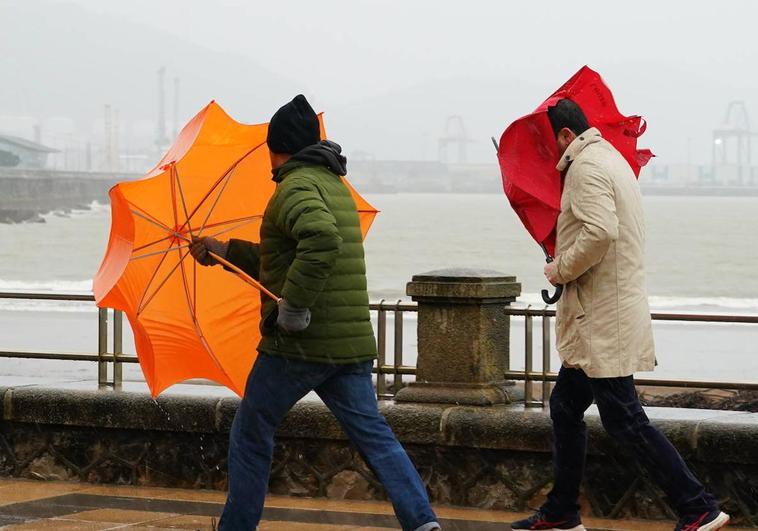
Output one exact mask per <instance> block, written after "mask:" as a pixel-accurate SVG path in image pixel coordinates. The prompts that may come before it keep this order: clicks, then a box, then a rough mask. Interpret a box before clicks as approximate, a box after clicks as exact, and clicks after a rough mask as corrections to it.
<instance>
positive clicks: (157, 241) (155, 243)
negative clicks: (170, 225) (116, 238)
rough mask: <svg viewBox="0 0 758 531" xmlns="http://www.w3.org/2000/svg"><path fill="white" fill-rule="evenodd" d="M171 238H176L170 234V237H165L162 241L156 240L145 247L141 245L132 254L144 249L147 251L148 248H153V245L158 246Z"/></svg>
mask: <svg viewBox="0 0 758 531" xmlns="http://www.w3.org/2000/svg"><path fill="white" fill-rule="evenodd" d="M171 238H175V236H174V235H173V234H169V235H168V236H164V237H163V238H161V239H160V240H155V241H153V242H150V243H146V244H144V245H140V246H139V247H135V248H134V249H132V252H133V253H134V252H137V251H141V250H143V249H147V248H148V247H152V246H153V245H157V244H159V243H162V242H165V241H166V240H170V239H171Z"/></svg>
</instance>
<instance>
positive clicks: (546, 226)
mask: <svg viewBox="0 0 758 531" xmlns="http://www.w3.org/2000/svg"><path fill="white" fill-rule="evenodd" d="M564 98H567V99H570V100H572V101H573V102H575V103H576V104H577V105H579V106H580V107H581V108H582V110H583V111H584V114H585V115H586V116H587V121H588V122H589V125H590V127H597V128H598V129H599V130H600V132H601V133H602V135H603V137H604V138H605V139H606V140H607V141H609V142H610V143H611V144H613V146H614V147H615V148H616V149H617V150H619V152H620V153H621V154H622V155H623V156H624V158H625V159H626V160H627V162H628V163H629V165H630V166H631V167H632V170H633V171H634V174H635V175H637V176H638V177H639V173H640V169H641V168H642V166H644V165H645V164H647V162H648V161H649V160H650V159H651V158H652V157H653V156H654V155H653V153H652V152H651V151H650V150H649V149H637V138H639V136H640V135H642V133H644V132H645V129H646V128H647V124H646V122H645V121H644V120H643V119H642V118H641V117H640V116H625V115H623V114H621V113H620V112H619V110H618V107H616V102H615V101H614V99H613V94H612V93H611V91H610V89H609V88H608V87H607V86H606V84H605V83H604V82H603V79H602V78H601V77H600V74H598V73H597V72H595V71H594V70H592V69H590V68H589V67H587V66H583V67H582V68H581V69H580V70H579V71H578V72H577V73H576V74H574V75H573V76H572V77H571V79H569V80H568V81H567V82H566V83H564V84H563V85H562V86H561V87H560V88H559V89H558V90H556V91H555V92H554V93H553V94H552V95H551V96H550V97H549V98H547V99H546V100H545V101H543V102H542V104H541V105H540V106H539V107H537V108H536V109H535V110H534V112H532V113H531V114H527V115H526V116H523V117H521V118H519V119H518V120H516V121H515V122H513V123H512V124H511V125H509V126H508V128H507V129H506V130H505V132H504V133H503V136H502V137H501V138H500V144H499V148H498V153H497V158H498V162H499V163H500V171H501V173H502V176H503V188H504V189H505V195H506V196H507V197H508V200H509V201H510V203H511V206H513V209H514V210H515V211H516V214H517V215H518V217H519V218H520V219H521V221H522V223H523V224H524V226H525V227H526V230H527V231H529V234H531V235H532V237H533V238H534V239H535V240H536V241H537V243H539V244H540V245H541V246H542V248H543V250H544V251H545V255H546V257H547V260H548V262H551V261H552V256H554V254H555V226H556V223H557V222H558V214H559V212H560V206H561V192H562V189H561V176H560V173H559V172H558V170H557V169H556V167H555V166H556V164H557V161H558V152H557V148H556V145H555V135H554V134H553V129H552V127H551V126H550V121H549V120H548V117H547V110H548V108H550V107H553V106H555V104H556V103H558V101H559V100H561V99H564ZM542 297H543V299H544V300H545V302H546V303H548V304H552V303H554V302H556V301H557V300H558V298H559V297H560V288H559V291H558V292H556V295H555V296H554V297H549V296H548V293H547V291H545V290H543V292H542Z"/></svg>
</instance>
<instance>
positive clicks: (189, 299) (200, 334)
mask: <svg viewBox="0 0 758 531" xmlns="http://www.w3.org/2000/svg"><path fill="white" fill-rule="evenodd" d="M188 255H189V253H187V254H184V255H183V257H182V260H180V261H179V265H181V272H182V286H183V287H184V296H185V297H186V298H187V309H188V310H189V312H190V318H191V319H192V325H193V326H194V327H195V333H196V334H197V337H198V338H200V342H201V343H202V344H203V348H205V351H206V352H207V353H208V355H209V356H210V358H211V360H213V363H214V364H215V365H216V367H218V370H219V371H221V374H223V375H224V376H226V378H227V381H228V382H229V383H232V379H231V377H230V376H229V374H228V373H227V372H226V371H225V370H224V368H223V367H222V366H221V362H219V360H218V358H216V355H215V354H214V353H213V349H211V346H210V345H209V344H208V340H207V339H205V334H203V329H202V328H201V327H200V322H199V321H198V319H197V313H196V311H194V310H193V308H194V307H195V306H194V303H193V301H192V297H190V292H189V286H188V285H187V272H186V271H185V269H184V264H183V263H182V262H183V261H184V258H186V257H187V256H188Z"/></svg>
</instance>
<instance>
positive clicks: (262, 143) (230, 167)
mask: <svg viewBox="0 0 758 531" xmlns="http://www.w3.org/2000/svg"><path fill="white" fill-rule="evenodd" d="M265 143H266V141H265V140H264V141H263V142H261V143H260V144H258V145H256V146H255V147H253V148H252V149H251V150H250V151H248V152H247V153H245V154H244V155H242V156H241V157H240V158H239V159H237V161H236V162H234V164H232V165H231V166H229V169H227V170H226V171H225V172H224V175H223V176H222V177H221V178H220V179H219V180H218V181H216V183H215V184H214V185H213V187H212V188H211V189H210V190H209V191H208V193H207V194H206V195H205V197H203V199H201V200H200V202H199V203H198V205H197V206H196V207H195V209H194V210H193V211H192V214H190V216H189V218H188V220H187V221H189V219H192V218H193V217H195V214H196V213H197V211H198V210H199V209H200V207H201V206H203V204H204V203H205V201H207V199H208V198H209V197H210V196H211V194H212V193H213V191H214V190H215V189H216V187H218V185H219V184H220V183H221V182H222V181H223V180H224V179H226V182H227V183H228V182H229V179H230V178H231V174H232V173H233V172H234V170H235V169H236V168H237V166H239V164H240V163H241V162H242V161H243V160H245V159H246V158H247V157H248V156H249V155H250V154H252V153H253V152H255V151H256V150H257V149H258V148H259V147H261V146H263V145H264V144H265ZM224 188H226V184H225V185H224ZM223 191H224V190H223V189H222V190H221V192H219V194H218V197H217V198H216V201H215V202H214V204H213V206H212V207H211V209H210V210H209V211H208V215H207V216H206V217H205V221H204V222H203V224H202V227H201V228H200V232H198V235H199V234H200V233H202V232H203V228H204V227H205V224H206V223H207V222H208V219H209V218H210V216H211V213H212V212H213V210H214V209H215V208H216V204H217V203H218V200H219V199H220V198H221V194H222V193H223ZM181 228H182V229H184V227H183V226H182V227H181Z"/></svg>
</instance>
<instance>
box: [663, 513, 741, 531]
mask: <svg viewBox="0 0 758 531" xmlns="http://www.w3.org/2000/svg"><path fill="white" fill-rule="evenodd" d="M728 523H729V515H728V514H726V513H722V512H721V511H719V510H715V511H711V512H709V513H703V514H700V515H695V516H685V517H683V518H681V519H680V520H679V523H678V524H677V525H676V529H674V531H716V530H717V529H721V528H722V527H725V526H726V524H728Z"/></svg>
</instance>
